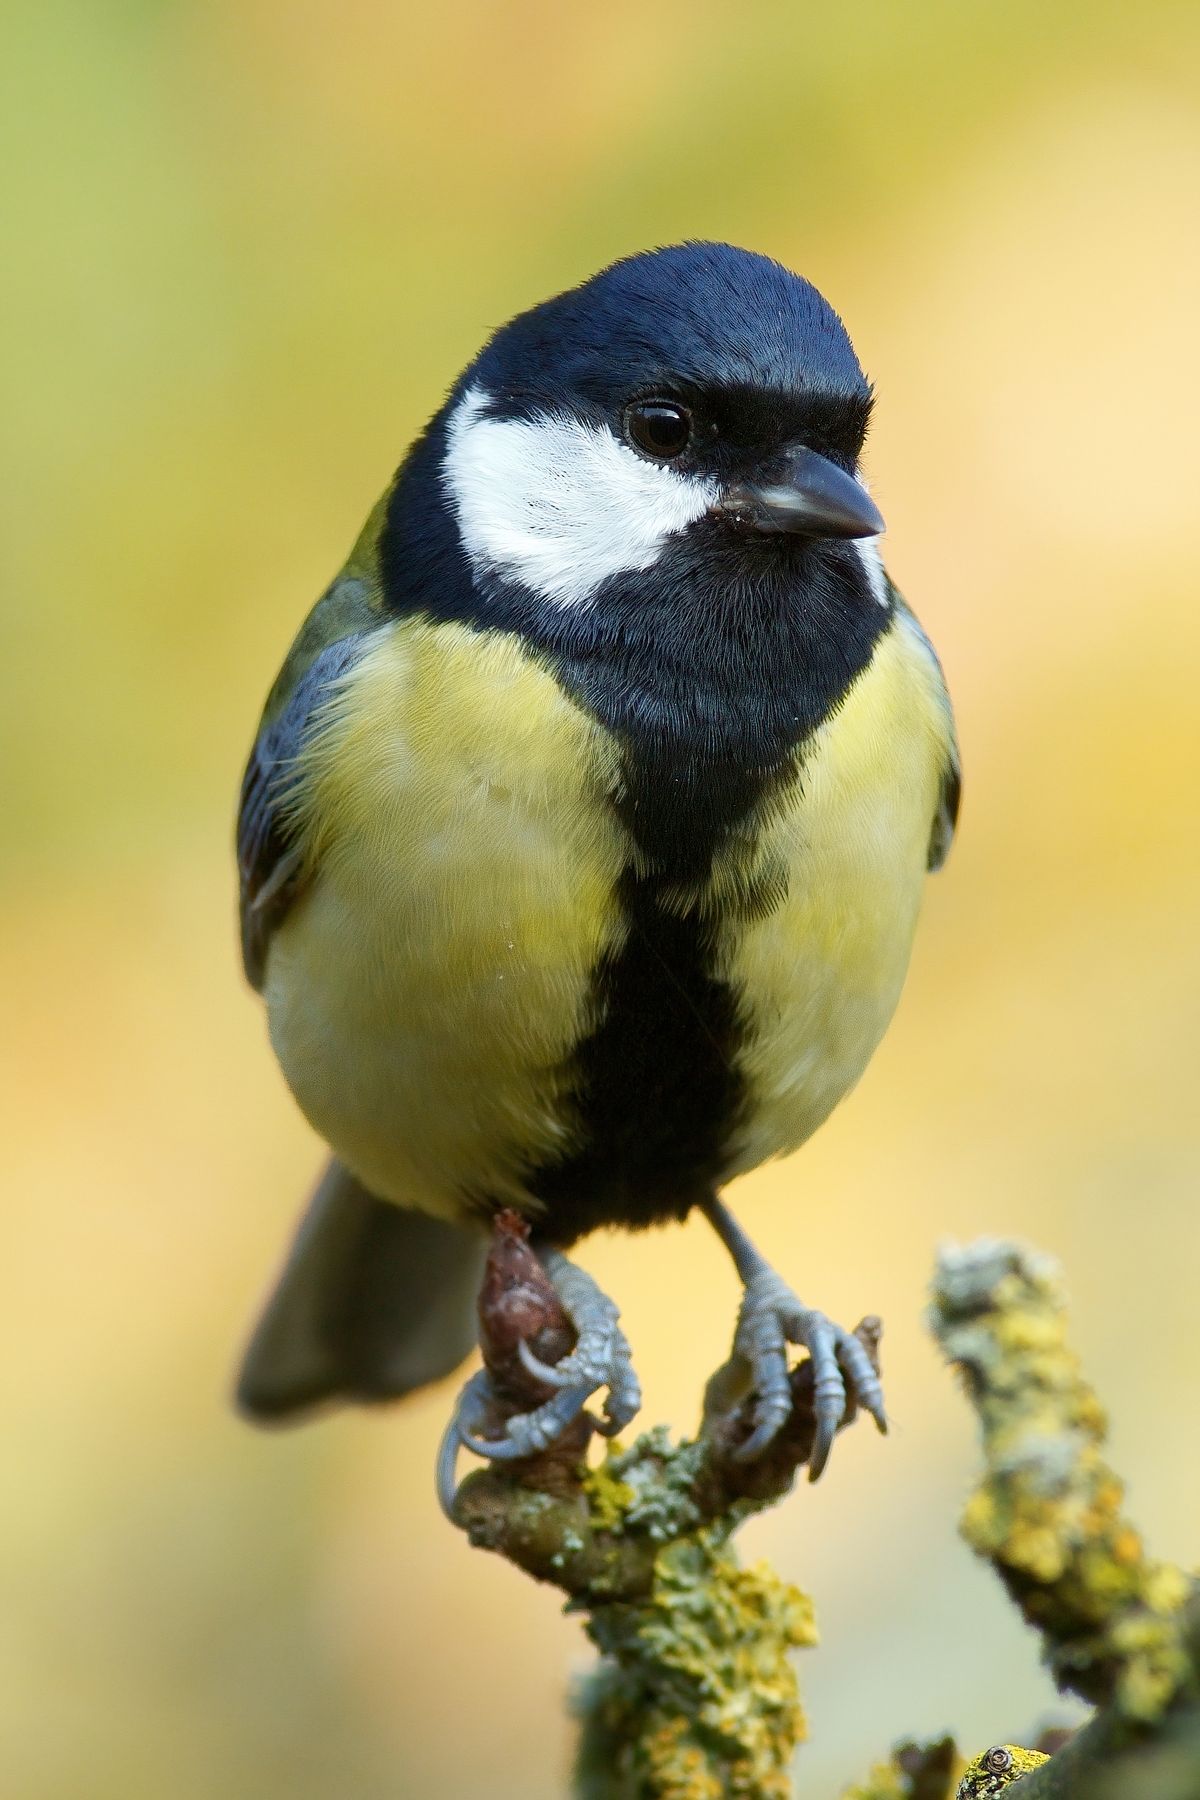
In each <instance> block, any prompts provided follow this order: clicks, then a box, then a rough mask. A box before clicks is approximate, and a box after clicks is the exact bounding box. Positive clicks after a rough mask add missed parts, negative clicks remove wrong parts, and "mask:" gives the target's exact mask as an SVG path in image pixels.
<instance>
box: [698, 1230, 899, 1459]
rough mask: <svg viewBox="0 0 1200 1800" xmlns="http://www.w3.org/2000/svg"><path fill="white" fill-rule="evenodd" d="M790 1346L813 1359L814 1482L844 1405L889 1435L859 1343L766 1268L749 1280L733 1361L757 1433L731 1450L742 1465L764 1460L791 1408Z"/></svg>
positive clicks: (878, 1393) (872, 1372) (877, 1386)
mask: <svg viewBox="0 0 1200 1800" xmlns="http://www.w3.org/2000/svg"><path fill="white" fill-rule="evenodd" d="M789 1344H797V1345H799V1346H800V1347H801V1348H802V1349H805V1350H807V1351H808V1353H809V1355H810V1357H811V1358H812V1368H813V1410H814V1414H815V1417H816V1436H815V1438H814V1440H813V1447H812V1454H811V1456H810V1457H809V1462H808V1478H809V1480H810V1481H816V1479H817V1478H818V1476H819V1475H820V1474H821V1471H822V1470H823V1469H824V1467H825V1464H826V1463H827V1462H828V1460H829V1452H830V1449H831V1448H832V1445H833V1440H834V1437H835V1435H836V1433H837V1429H838V1426H839V1425H840V1424H841V1422H842V1419H843V1418H844V1416H845V1413H846V1410H847V1407H848V1406H849V1405H857V1406H862V1407H864V1408H865V1409H866V1411H867V1412H869V1413H870V1415H871V1417H872V1418H873V1419H874V1421H875V1423H876V1425H878V1427H879V1429H880V1431H882V1432H886V1431H887V1414H886V1412H885V1411H884V1405H883V1389H882V1387H881V1386H880V1381H879V1376H878V1375H877V1373H876V1371H875V1369H874V1368H873V1367H872V1365H871V1359H870V1357H869V1356H868V1355H867V1352H866V1350H865V1349H864V1348H863V1345H862V1344H861V1343H860V1341H859V1340H858V1338H856V1337H855V1336H854V1335H853V1334H852V1333H851V1332H849V1331H846V1330H844V1328H843V1327H842V1326H841V1325H835V1324H834V1323H833V1321H832V1320H831V1319H827V1318H826V1316H825V1314H824V1313H820V1312H816V1311H814V1310H813V1308H812V1307H809V1306H804V1305H802V1304H801V1302H800V1301H799V1300H798V1299H797V1297H796V1295H795V1294H794V1293H793V1292H792V1290H791V1288H789V1287H788V1285H787V1283H786V1282H785V1281H783V1280H782V1279H781V1277H780V1276H779V1275H777V1274H776V1273H775V1271H774V1269H772V1268H769V1267H768V1266H767V1265H766V1264H763V1265H762V1266H761V1267H760V1268H758V1269H757V1270H756V1271H755V1273H754V1274H753V1275H752V1276H751V1277H750V1279H749V1280H748V1281H747V1283H746V1290H745V1293H744V1294H743V1296H742V1304H741V1309H740V1311H739V1313H738V1321H737V1329H736V1331H735V1333H734V1339H733V1355H734V1358H735V1359H736V1360H737V1361H740V1362H741V1363H742V1364H743V1365H744V1366H745V1367H746V1369H747V1370H748V1373H749V1378H750V1385H751V1387H752V1388H753V1390H754V1396H755V1397H754V1404H753V1410H752V1417H753V1420H754V1429H753V1430H752V1431H751V1433H750V1436H749V1437H748V1438H747V1439H746V1440H745V1442H744V1443H742V1444H740V1445H739V1446H738V1448H737V1450H736V1452H735V1453H734V1454H735V1455H736V1457H737V1459H738V1461H740V1462H749V1461H751V1460H752V1459H753V1458H755V1457H757V1456H761V1455H762V1453H763V1451H764V1450H765V1449H766V1447H767V1445H768V1444H770V1443H771V1441H772V1440H773V1439H774V1438H775V1437H776V1436H777V1435H778V1433H779V1431H780V1429H781V1427H782V1426H783V1424H784V1422H785V1420H786V1419H787V1417H788V1414H789V1413H790V1411H791V1406H792V1391H791V1385H790V1383H789V1381H788V1358H787V1347H788V1345H789Z"/></svg>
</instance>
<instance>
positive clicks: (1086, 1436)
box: [454, 1221, 1200, 1800]
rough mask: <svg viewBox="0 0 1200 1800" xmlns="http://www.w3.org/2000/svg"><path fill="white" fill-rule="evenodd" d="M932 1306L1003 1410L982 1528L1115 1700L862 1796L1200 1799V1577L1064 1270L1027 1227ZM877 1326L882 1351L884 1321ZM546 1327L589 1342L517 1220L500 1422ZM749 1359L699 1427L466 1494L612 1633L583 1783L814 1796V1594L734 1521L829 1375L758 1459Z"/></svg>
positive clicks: (532, 1398)
mask: <svg viewBox="0 0 1200 1800" xmlns="http://www.w3.org/2000/svg"><path fill="white" fill-rule="evenodd" d="M930 1320H931V1325H932V1328H933V1331H934V1334H935V1336H936V1337H937V1339H938V1341H939V1343H940V1344H941V1346H942V1348H943V1350H944V1351H945V1353H946V1356H947V1357H948V1358H949V1360H950V1361H951V1362H952V1363H954V1364H955V1366H956V1367H957V1368H958V1369H959V1370H960V1372H961V1374H962V1377H963V1380H964V1384H965V1387H966V1391H967V1393H968V1395H969V1397H970V1399H971V1401H972V1404H973V1405H974V1407H975V1409H976V1412H977V1414H978V1417H979V1421H980V1425H981V1428H982V1439H983V1462H984V1467H983V1472H982V1475H981V1478H980V1481H979V1484H978V1486H977V1487H976V1489H975V1491H974V1492H973V1493H972V1495H971V1496H970V1498H969V1500H968V1502H967V1505H966V1508H965V1511H964V1514H963V1519H962V1530H963V1534H964V1536H965V1537H966V1539H967V1541H968V1543H969V1544H970V1545H971V1547H972V1548H973V1549H974V1550H976V1551H977V1552H978V1553H979V1555H981V1556H982V1557H984V1558H986V1559H987V1560H988V1561H989V1562H990V1563H991V1565H992V1566H993V1568H994V1569H995V1570H996V1572H997V1574H998V1575H999V1576H1000V1578H1001V1580H1002V1581H1003V1583H1004V1585H1005V1587H1006V1589H1007V1591H1008V1592H1009V1594H1010V1595H1011V1596H1012V1598H1013V1599H1014V1601H1015V1602H1016V1604H1017V1605H1018V1606H1019V1607H1020V1609H1021V1611H1022V1613H1023V1615H1024V1617H1025V1618H1026V1620H1027V1621H1028V1622H1029V1624H1030V1625H1031V1626H1032V1627H1033V1628H1034V1629H1035V1631H1036V1632H1037V1633H1038V1635H1039V1637H1040V1639H1041V1643H1042V1649H1043V1654H1044V1657H1045V1659H1046V1662H1047V1664H1048V1665H1049V1667H1050V1669H1051V1671H1052V1672H1053V1674H1054V1677H1055V1679H1056V1681H1057V1682H1058V1684H1059V1686H1060V1687H1061V1688H1063V1689H1064V1690H1067V1691H1070V1692H1072V1693H1075V1694H1078V1695H1080V1696H1082V1697H1083V1698H1084V1699H1085V1700H1087V1701H1089V1702H1090V1703H1091V1704H1092V1705H1093V1706H1094V1707H1095V1708H1097V1711H1096V1714H1095V1717H1094V1718H1093V1719H1092V1720H1091V1722H1090V1723H1089V1724H1088V1725H1087V1726H1085V1727H1084V1729H1083V1730H1081V1731H1079V1732H1077V1733H1076V1734H1074V1736H1072V1737H1071V1738H1070V1740H1069V1741H1068V1742H1066V1743H1065V1744H1059V1743H1054V1744H1050V1743H1047V1744H1045V1745H1043V1746H1041V1747H1038V1748H1035V1749H1033V1750H1026V1749H1024V1748H1022V1747H1021V1746H1019V1745H1013V1744H1005V1743H998V1744H994V1745H992V1746H990V1747H989V1748H988V1749H985V1750H983V1751H981V1752H980V1753H979V1754H978V1755H977V1756H976V1757H974V1758H973V1760H971V1761H970V1762H968V1763H964V1762H963V1760H962V1759H960V1758H959V1756H958V1755H957V1753H956V1751H955V1748H954V1745H953V1743H952V1742H951V1741H950V1740H949V1739H944V1740H942V1741H941V1742H939V1743H936V1744H931V1745H926V1746H918V1745H915V1744H905V1745H901V1746H900V1747H899V1748H898V1749H897V1750H896V1751H895V1752H894V1753H893V1755H892V1756H891V1758H890V1759H889V1760H888V1761H887V1762H885V1763H881V1764H878V1765H877V1766H876V1768H875V1769H874V1770H872V1772H871V1774H870V1775H869V1776H868V1777H867V1779H866V1781H865V1782H862V1783H860V1784H859V1785H858V1786H857V1787H855V1788H853V1789H851V1790H849V1791H848V1792H847V1794H846V1795H844V1796H843V1800H951V1796H956V1797H957V1800H996V1797H997V1796H1000V1795H1002V1794H1005V1793H1007V1790H1008V1789H1010V1788H1013V1787H1016V1788H1017V1789H1018V1790H1019V1795H1020V1800H1200V1596H1198V1594H1197V1590H1196V1588H1195V1585H1194V1584H1193V1582H1192V1581H1191V1580H1190V1579H1189V1578H1188V1577H1187V1576H1186V1575H1185V1574H1184V1573H1183V1572H1182V1571H1181V1570H1180V1569H1177V1568H1175V1567H1174V1566H1173V1565H1172V1564H1169V1563H1163V1562H1159V1561H1157V1560H1155V1559H1154V1558H1153V1557H1151V1556H1149V1555H1148V1554H1147V1552H1146V1550H1145V1548H1144V1546H1143V1544H1142V1540H1141V1538H1140V1536H1139V1534H1138V1532H1137V1531H1136V1530H1135V1528H1134V1527H1133V1525H1132V1524H1131V1523H1130V1521H1129V1520H1128V1519H1127V1518H1126V1516H1125V1514H1124V1512H1123V1510H1122V1503H1123V1488H1122V1484H1121V1482H1120V1480H1119V1479H1118V1477H1117V1476H1116V1475H1115V1473H1114V1472H1113V1470H1112V1469H1111V1468H1110V1467H1109V1466H1108V1464H1107V1463H1106V1461H1105V1459H1104V1456H1103V1442H1104V1434H1105V1419H1104V1414H1103V1411H1102V1409H1101V1407H1100V1405H1099V1402H1098V1401H1097V1399H1096V1396H1095V1394H1094V1393H1093V1392H1092V1390H1091V1388H1090V1387H1089V1386H1088V1385H1087V1383H1086V1382H1085V1381H1084V1379H1083V1376H1082V1373H1081V1370H1080V1367H1079V1363H1078V1360H1077V1358H1076V1357H1075V1355H1074V1353H1073V1352H1072V1350H1071V1349H1070V1346H1069V1345H1068V1343H1067V1338H1066V1328H1065V1319H1064V1309H1063V1301H1062V1295H1061V1291H1060V1287H1059V1282H1058V1277H1057V1274H1056V1271H1055V1268H1054V1265H1053V1264H1052V1263H1050V1262H1049V1261H1048V1260H1047V1259H1045V1258H1043V1257H1040V1256H1037V1255H1035V1254H1033V1253H1031V1252H1029V1251H1025V1250H1022V1249H1020V1248H1019V1247H1017V1246H1014V1245H1011V1244H1003V1243H993V1242H984V1243H979V1244H976V1245H974V1246H972V1247H970V1248H968V1249H965V1250H947V1251H945V1252H944V1253H943V1255H942V1257H941V1259H940V1261H939V1264H938V1269H937V1276H936V1280H935V1284H934V1293H933V1305H932V1308H931V1313H930ZM856 1335H857V1336H858V1338H859V1340H860V1342H861V1343H862V1344H863V1345H864V1346H865V1347H866V1349H867V1351H868V1354H869V1355H870V1356H871V1358H872V1360H873V1361H877V1357H878V1339H879V1326H878V1322H877V1321H875V1320H866V1321H864V1322H863V1324H862V1325H860V1326H859V1328H858V1332H857V1334H856ZM522 1339H526V1340H528V1341H529V1342H530V1343H531V1344H532V1347H533V1349H534V1350H535V1352H536V1355H537V1357H538V1358H540V1359H541V1360H542V1361H543V1362H546V1361H553V1360H554V1359H555V1358H556V1357H558V1356H561V1355H562V1354H563V1353H564V1352H565V1351H566V1350H567V1349H569V1348H570V1345H571V1342H572V1341H573V1340H572V1332H571V1326H570V1321H569V1320H568V1319H567V1318H566V1316H565V1314H564V1313H563V1311H562V1308H561V1306H560V1304H559V1302H558V1299H557V1296H556V1295H555V1293H554V1290H553V1289H552V1288H551V1287H550V1284H549V1282H548V1281H547V1280H546V1279H545V1276H544V1274H543V1273H542V1271H541V1269H540V1265H539V1264H538V1263H537V1259H536V1258H535V1257H534V1256H532V1254H531V1253H530V1251H529V1249H528V1246H527V1245H526V1243H525V1241H524V1235H523V1228H522V1227H521V1226H520V1225H519V1222H517V1221H508V1222H507V1223H504V1222H502V1224H501V1226H500V1227H499V1228H498V1232H497V1238H496V1242H495V1244H494V1246H493V1252H492V1258H491V1261H490V1263H489V1269H488V1276H487V1280H486V1281H485V1286H484V1292H483V1295H482V1297H481V1342H482V1345H483V1351H484V1358H485V1361H486V1363H487V1366H488V1369H489V1371H490V1372H491V1375H492V1383H493V1388H494V1390H495V1393H496V1395H497V1399H496V1402H495V1407H496V1417H495V1419H494V1420H492V1421H491V1422H490V1424H491V1426H493V1427H494V1428H495V1429H496V1430H497V1431H499V1430H500V1429H502V1427H503V1423H504V1419H505V1416H508V1415H511V1413H513V1412H517V1411H522V1410H525V1409H527V1408H528V1407H530V1406H536V1405H537V1404H539V1403H540V1401H542V1400H543V1399H544V1398H545V1393H546V1390H545V1389H543V1388H541V1387H540V1385H539V1383H538V1381H537V1379H536V1376H535V1375H531V1373H530V1371H529V1367H528V1365H527V1363H526V1362H524V1361H522V1359H521V1357H520V1356H519V1355H518V1353H517V1346H518V1345H519V1343H520V1342H521V1340H522ZM736 1373H737V1371H736V1370H735V1368H734V1366H733V1365H726V1366H725V1367H724V1368H722V1369H720V1370H718V1371H717V1374H716V1375H715V1376H714V1377H713V1378H712V1380H711V1381H710V1382H709V1385H708V1391H707V1394H706V1402H705V1409H704V1419H703V1424H702V1427H701V1430H700V1433H699V1435H698V1436H697V1437H696V1438H695V1439H693V1440H690V1441H685V1442H683V1443H673V1442H672V1441H671V1440H670V1438H669V1436H668V1434H667V1433H666V1431H665V1430H663V1429H661V1428H660V1429H657V1430H655V1431H651V1432H648V1433H646V1434H645V1435H643V1436H642V1437H640V1438H639V1439H638V1440H637V1442H636V1443H634V1444H633V1445H632V1446H631V1447H629V1448H628V1449H625V1450H620V1449H617V1448H616V1447H613V1448H612V1449H611V1450H610V1452H609V1454H608V1455H607V1457H606V1458H605V1460H604V1461H603V1462H602V1463H600V1465H599V1466H598V1467H595V1468H588V1467H587V1464H586V1458H585V1453H586V1450H587V1447H588V1438H589V1435H590V1433H591V1431H592V1429H593V1427H592V1426H591V1424H589V1423H587V1422H586V1421H585V1422H581V1423H580V1424H579V1425H578V1426H577V1427H573V1428H572V1432H571V1433H569V1434H568V1435H567V1436H566V1437H565V1438H564V1439H562V1440H560V1441H559V1442H558V1443H556V1444H555V1445H553V1446H552V1447H551V1449H549V1450H547V1451H545V1452H544V1453H543V1454H542V1455H540V1456H537V1457H531V1458H529V1459H527V1461H526V1462H524V1463H519V1464H512V1463H510V1464H507V1465H505V1467H504V1468H503V1470H501V1469H498V1468H494V1467H493V1468H489V1469H485V1470H481V1471H478V1472H477V1473H475V1474H473V1475H471V1476H469V1477H468V1479H467V1480H466V1481H465V1482H464V1483H463V1484H462V1486H461V1487H460V1488H459V1489H458V1492H457V1495H456V1497H455V1501H454V1517H455V1519H456V1521H457V1523H458V1524H459V1525H461V1526H462V1528H463V1529H464V1531H466V1532H467V1534H468V1535H469V1537H470V1539H471V1541H472V1543H474V1544H477V1545H480V1546H481V1547H483V1548H486V1549H490V1550H496V1551H499V1552H500V1553H501V1554H502V1555H504V1556H506V1557H508V1559H509V1560H510V1561H511V1562H513V1563H514V1564H516V1566H517V1567H518V1568H520V1569H523V1570H524V1571H525V1572H526V1573H528V1574H530V1575H533V1576H535V1577H536V1578H537V1579H538V1580H541V1581H546V1582H551V1583H553V1584H554V1585H555V1586H557V1587H558V1588H560V1589H561V1590H562V1591H563V1592H564V1593H565V1594H566V1595H567V1596H568V1601H569V1604H570V1606H571V1607H572V1608H573V1609H574V1610H577V1611H579V1612H581V1613H583V1614H584V1615H585V1624H586V1629H587V1631H588V1634H589V1636H590V1637H591V1638H592V1640H593V1642H594V1643H595V1644H596V1645H597V1647H598V1649H599V1650H600V1651H601V1655H602V1660H601V1662H600V1665H599V1668H598V1670H597V1672H596V1673H595V1675H593V1676H592V1678H591V1679H590V1680H589V1681H588V1682H587V1683H586V1685H585V1686H584V1688H583V1689H582V1691H581V1693H580V1695H579V1698H578V1704H577V1711H578V1713H579V1717H580V1720H581V1743H580V1752H579V1759H578V1765H577V1770H576V1791H577V1793H578V1794H579V1795H580V1796H582V1800H734V1797H738V1800H788V1796H790V1795H791V1793H792V1785H791V1778H790V1773H789V1770H790V1764H791V1758H792V1752H793V1750H794V1747H795V1745H796V1744H797V1743H798V1742H799V1741H800V1739H801V1738H802V1737H803V1736H804V1730H805V1725H804V1716H803V1713H802V1711H801V1708H800V1701H799V1695H798V1691H797V1686H796V1679H795V1671H794V1667H793V1663H792V1658H791V1652H792V1651H793V1650H795V1649H797V1648H800V1647H802V1646H805V1645H809V1644H812V1643H814V1642H815V1638H816V1634H815V1628H814V1624H813V1618H812V1610H811V1607H810V1605H809V1602H808V1601H807V1600H806V1599H805V1597H804V1596H803V1595H802V1594H800V1593H799V1592H798V1591H797V1590H796V1589H795V1588H793V1587H790V1586H788V1585H787V1584H785V1583H783V1582H782V1581H780V1580H779V1578H778V1577H777V1576H776V1575H775V1574H774V1573H773V1572H772V1571H771V1570H770V1569H769V1568H767V1567H765V1566H762V1565H760V1566H758V1567H755V1568H751V1569H744V1568H742V1567H741V1566H740V1565H739V1563H738V1561H737V1558H736V1556H735V1554H734V1550H733V1546H732V1537H733V1534H734V1532H735V1530H736V1528H737V1526H738V1525H739V1524H740V1522H741V1521H742V1520H743V1519H744V1518H746V1517H747V1516H748V1515H749V1514H750V1513H752V1512H754V1511H756V1510H758V1509H759V1508H761V1507H764V1506H769V1505H771V1504H773V1503H774V1502H775V1501H777V1500H779V1499H780V1498H782V1496H783V1495H785V1494H786V1493H787V1492H788V1490H789V1488H790V1487H791V1486H792V1483H793V1481H794V1480H795V1476H796V1473H797V1470H798V1469H800V1468H801V1467H803V1466H804V1464H805V1462H806V1461H807V1460H808V1458H809V1456H810V1454H811V1451H812V1445H813V1436H814V1422H813V1410H812V1378H811V1372H810V1367H809V1364H808V1363H801V1364H800V1365H799V1366H798V1367H797V1368H796V1369H794V1370H793V1371H792V1374H791V1377H790V1380H791V1388H792V1402H793V1405H792V1415H791V1418H790V1420H789V1422H788V1423H787V1425H786V1426H785V1428H784V1430H783V1431H782V1432H781V1433H780V1435H779V1437H778V1439H777V1440H776V1442H775V1443H774V1444H773V1445H772V1446H771V1447H770V1449H769V1450H768V1452H767V1454H766V1455H765V1456H763V1457H762V1458H760V1459H758V1460H756V1461H754V1462H749V1463H743V1462H739V1461H738V1460H737V1459H736V1456H735V1454H734V1453H735V1451H736V1449H737V1446H738V1445H739V1444H741V1443H743V1442H744V1441H745V1439H746V1437H747V1435H748V1434H749V1432H750V1430H751V1429H752V1422H751V1413H750V1396H748V1395H745V1394H744V1393H742V1392H741V1391H740V1390H739V1388H738V1386H737V1382H736V1379H735V1376H736ZM852 1417H853V1411H852V1409H851V1410H850V1411H848V1412H847V1415H846V1418H845V1419H844V1420H843V1424H844V1425H845V1424H849V1423H850V1422H851V1419H852ZM1049 1749H1052V1750H1053V1751H1054V1754H1053V1755H1051V1756H1050V1757H1048V1758H1047V1756H1046V1755H1045V1754H1043V1751H1044V1750H1049ZM1013 1800H1016V1796H1015V1795H1014V1796H1013Z"/></svg>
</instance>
